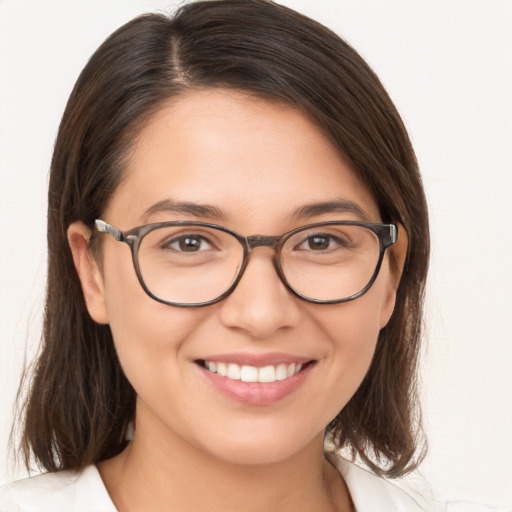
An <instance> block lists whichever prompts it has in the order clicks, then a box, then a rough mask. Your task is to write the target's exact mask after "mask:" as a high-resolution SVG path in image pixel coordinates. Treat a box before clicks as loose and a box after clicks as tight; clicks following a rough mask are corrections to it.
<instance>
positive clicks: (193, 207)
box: [142, 199, 228, 220]
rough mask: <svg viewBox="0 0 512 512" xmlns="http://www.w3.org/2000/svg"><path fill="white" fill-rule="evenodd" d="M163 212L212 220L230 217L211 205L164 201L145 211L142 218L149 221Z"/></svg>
mask: <svg viewBox="0 0 512 512" xmlns="http://www.w3.org/2000/svg"><path fill="white" fill-rule="evenodd" d="M162 212H169V213H181V214H186V215H192V216H193V217H198V218H205V217H206V218H211V219H226V218H227V217H228V215H227V213H226V212H224V211H223V210H222V209H220V208H217V207H216V206H212V205H209V204H198V203H187V202H178V201H173V200H171V199H164V200H163V201H158V203H155V204H154V205H152V206H150V207H149V208H148V209H147V210H145V211H144V213H143V214H142V218H143V219H144V220H147V218H148V217H149V216H150V215H153V214H155V213H162Z"/></svg>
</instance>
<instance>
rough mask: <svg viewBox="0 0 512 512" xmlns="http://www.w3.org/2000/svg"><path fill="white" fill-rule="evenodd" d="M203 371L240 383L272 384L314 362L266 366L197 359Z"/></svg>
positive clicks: (289, 376)
mask: <svg viewBox="0 0 512 512" xmlns="http://www.w3.org/2000/svg"><path fill="white" fill-rule="evenodd" d="M195 362H196V363H197V364H198V365H199V366H201V367H202V368H204V369H205V370H207V371H209V372H211V373H215V374H217V375H218V376H220V377H226V378H227V379H230V380H234V381H241V382H257V383H262V384H270V383H272V382H277V381H283V380H287V379H290V378H292V377H294V376H295V375H297V374H298V373H300V372H302V371H304V370H305V369H306V368H308V367H309V366H311V365H312V364H314V361H308V362H306V363H299V362H297V363H289V364H285V363H280V364H276V365H267V366H250V365H239V364H236V363H230V362H221V361H208V360H205V359H198V360H197V361H195Z"/></svg>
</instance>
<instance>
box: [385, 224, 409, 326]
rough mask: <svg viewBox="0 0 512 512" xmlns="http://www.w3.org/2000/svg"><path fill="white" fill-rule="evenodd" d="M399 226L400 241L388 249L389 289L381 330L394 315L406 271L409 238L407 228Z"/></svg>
mask: <svg viewBox="0 0 512 512" xmlns="http://www.w3.org/2000/svg"><path fill="white" fill-rule="evenodd" d="M396 225H397V226H398V239H397V241H396V242H395V243H394V244H393V245H392V246H391V247H390V248H389V249H388V251H389V256H388V258H389V279H390V282H389V288H388V291H387V295H386V299H385V305H384V307H383V308H382V314H381V322H380V328H381V329H382V328H383V327H385V326H386V324H387V323H388V322H389V319H390V318H391V315H392V314H393V310H394V308H395V301H396V292H397V290H398V286H399V284H400V279H401V278H402V274H403V271H404V266H405V260H406V258H407V249H408V247H409V238H408V237H407V232H406V231H405V228H404V227H403V226H402V224H400V223H398V222H397V223H396Z"/></svg>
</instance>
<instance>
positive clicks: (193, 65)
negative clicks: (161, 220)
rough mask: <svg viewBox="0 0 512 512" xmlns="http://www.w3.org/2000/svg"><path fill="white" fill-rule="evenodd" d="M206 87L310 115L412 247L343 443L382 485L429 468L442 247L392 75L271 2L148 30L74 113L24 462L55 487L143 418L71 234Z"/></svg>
mask: <svg viewBox="0 0 512 512" xmlns="http://www.w3.org/2000/svg"><path fill="white" fill-rule="evenodd" d="M205 87H222V88H232V89H236V90H242V91H246V92H249V93H251V94H254V95H256V96H258V97H262V98H267V99H269V100H277V101H280V102H284V103H287V104H289V105H291V106H294V107H296V108H299V109H301V111H303V112H304V113H305V114H306V115H308V116H309V117H310V118H311V119H312V120H313V121H314V122H315V123H316V124H317V126H318V127H319V129H320V130H322V131H323V132H324V133H325V134H326V135H327V136H328V137H329V138H330V140H331V142H332V143H333V144H334V145H335V147H336V148H337V149H338V150H339V152H340V155H342V156H343V158H344V159H345V160H346V161H347V163H348V164H349V165H350V166H351V168H352V169H353V170H354V172H355V173H356V174H357V175H358V176H359V177H360V179H361V180H362V182H363V183H365V184H366V186H367V187H368V189H369V190H370V192H371V193H372V194H373V197H374V198H375V200H376V202H377V204H378V207H379V210H380V213H381V216H382V219H383V220H384V221H399V222H400V223H402V225H403V226H404V228H405V230H406V231H407V234H408V239H409V249H408V255H407V261H406V267H405V270H404V273H403V276H402V279H401V282H400V285H399V289H398V293H397V300H396V306H395V311H394V313H393V315H392V317H391V319H390V321H389V323H388V325H387V326H386V327H385V328H384V329H382V330H381V332H380V335H379V339H378V342H377V348H376V353H375V355H374V358H373V361H372V364H371V367H370V369H369V372H368V374H367V375H366V377H365V379H364V381H363V383H362V384H361V386H360V387H359V389H358V390H357V392H356V393H355V395H354V396H353V397H352V399H351V400H350V402H349V403H348V404H347V405H346V407H344V408H343V410H342V411H340V413H339V414H338V416H337V417H336V418H335V419H334V420H333V421H332V422H331V424H330V425H329V426H328V428H327V432H328V434H329V437H330V439H331V441H332V442H333V443H334V444H335V446H336V447H339V448H345V449H348V450H349V451H351V452H352V454H353V455H354V456H357V457H359V458H360V459H362V460H363V461H364V462H365V463H366V464H367V465H368V466H369V467H371V468H372V469H373V470H374V471H375V472H377V473H380V474H386V475H388V476H398V475H402V474H404V473H406V472H407V471H410V470H411V469H412V468H414V467H415V465H416V464H417V462H418V450H417V440H418V435H419V434H420V433H421V423H420V417H419V406H418V397H417V389H416V374H417V362H418V353H419V348H420V340H421V326H422V304H423V295H424V285H425V279H426V272H427V266H428V254H429V233H428V220H427V208H426V202H425V197H424V192H423V188H422V184H421V178H420V175H419V172H418V166H417V162H416V159H415V156H414V152H413V149H412V147H411V143H410V141H409V138H408V135H407V133H406V130H405V128H404V125H403V123H402V121H401V119H400V116H399V115H398V113H397V111H396V109H395V107H394V106H393V103H392V102H391V100H390V98H389V96H388V95H387V93H386V92H385V90H384V88H383V87H382V85H381V83H380V82H379V80H378V78H377V77H376V75H375V74H374V73H373V72H372V70H371V69H370V68H369V66H368V65H367V64H366V63H365V61H364V60H363V59H362V58H361V57H360V56H359V55H358V54H357V53H356V52H355V50H353V49H352V48H351V47H350V46H349V45H348V44H347V43H346V42H345V41H343V40H342V39H341V38H339V37H338V36H337V35H335V34H334V33H333V32H331V31H330V30H329V29H327V28H325V27H324V26H322V25H320V24H319V23H317V22H315V21H313V20H311V19H309V18H307V17H305V16H303V15H301V14H299V13H297V12H295V11H293V10H291V9H289V8H286V7H283V6H280V5H278V4H274V3H272V2H270V1H267V0H210V1H199V2H194V3H190V4H188V5H185V6H183V7H181V8H180V9H179V10H177V11H176V12H175V14H174V15H173V16H164V15H160V14H158V15H157V14H148V15H143V16H140V17H138V18H136V19H134V20H132V21H130V22H129V23H127V24H126V25H124V26H123V27H121V28H120V29H118V30H117V31H116V32H114V33H113V34H112V35H111V36H110V37H109V38H108V39H107V40H106V41H105V42H104V43H103V44H102V45H101V46H100V48H99V49H98V50H97V51H96V52H95V53H94V55H93V56H92V57H91V59H90V61H89V62H88V63H87V65H86V66H85V68H84V70H83V71H82V73H81V74H80V77H79V78H78V81H77V83H76V85H75V87H74V90H73V92H72V93H71V96H70V98H69V100H68V103H67V106H66V109H65V112H64V115H63V118H62V121H61V124H60V128H59V132H58V136H57V140H56V143H55V149H54V154H53V158H52V163H51V171H50V183H49V195H48V278H47V279H48V280H47V296H46V307H45V317H44V331H43V338H42V349H41V353H40V356H39V359H38V361H37V363H36V366H35V370H34V376H33V380H32V384H31V388H30V390H29V396H28V399H27V402H26V405H25V411H24V416H25V425H24V432H23V437H22V443H21V448H22V451H23V453H24V455H25V462H26V463H28V461H29V459H30V457H31V456H32V457H34V458H35V460H36V462H37V463H38V465H40V466H41V467H43V468H45V469H46V470H49V471H56V470H59V469H70V468H75V469H79V468H82V467H84V466H86V465H88V464H91V463H96V462H99V461H101V460H104V459H107V458H109V457H112V456H114V455H116V454H117V453H119V452H120V451H121V450H122V449H123V448H124V446H125V445H126V440H125V437H126V436H125V434H126V431H127V429H128V426H129V424H130V422H131V421H132V420H133V418H134V413H135V391H134V390H133V388H132V387H131V385H130V383H129V382H128V381H127V379H126V377H125V376H124V374H123V372H122V369H121V367H120V364H119V361H118V358H117V355H116V351H115V348H114V344H113V340H112V335H111V332H110V329H109V327H108V326H106V325H99V324H96V323H95V322H94V321H93V320H92V319H91V317H90V316H89V314H88V312H87V309H86V305H85V302H84V298H83V295H82V291H81V287H80V282H79V279H78V276H77V274H76V271H75V268H74V266H73V261H72V257H71V252H70V249H69V246H68V242H67V237H66V230H67V228H68V226H69V225H70V224H71V223H72V222H74V221H78V220H80V221H82V222H84V223H85V224H87V225H88V226H90V227H91V228H92V226H93V221H94V219H95V218H99V217H101V214H102V212H103V211H104V209H105V207H106V204H107V202H108V200H109V198H110V196H111V195H112V193H113V192H114V190H115V189H116V187H117V185H118V184H119V183H120V181H121V180H122V179H123V172H124V167H125V163H126V159H127V157H128V155H129V151H130V146H131V144H132V143H133V141H134V139H135V138H136V136H137V134H138V133H140V131H141V130H142V129H143V127H144V125H145V123H146V122H147V121H148V120H149V119H150V118H151V116H152V115H153V114H154V113H155V112H156V111H158V110H159V108H161V107H162V105H163V104H165V103H166V102H169V101H171V100H172V99H173V98H177V97H178V96H179V95H180V94H183V93H184V92H185V91H191V90H194V89H199V88H205Z"/></svg>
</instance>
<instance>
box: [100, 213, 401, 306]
mask: <svg viewBox="0 0 512 512" xmlns="http://www.w3.org/2000/svg"><path fill="white" fill-rule="evenodd" d="M168 226H200V227H205V228H210V229H216V230H218V231H222V232H224V233H227V234H229V235H231V236H233V237H234V238H236V240H238V242H239V243H240V245H241V246H242V248H243V251H244V252H243V259H242V264H241V266H240V270H239V271H238V275H237V276H236V278H235V280H234V281H233V283H232V284H231V286H229V288H228V289H227V290H226V291H225V292H224V293H222V294H221V295H219V296H218V297H216V298H215V299H212V300H209V301H204V302H198V303H189V302H172V301H167V300H164V299H162V298H160V297H158V296H157V295H154V294H153V293H152V292H151V290H149V289H148V287H147V286H146V283H145V282H144V279H143V277H142V273H141V270H140V266H139V257H138V254H139V247H140V244H141V242H142V240H143V239H144V237H145V236H146V235H147V234H148V233H150V232H151V231H154V230H155V229H159V228H163V227H168ZM318 226H359V227H362V228H365V229H368V230H369V231H371V232H373V233H374V234H375V235H376V236H377V238H378V240H379V259H378V261H377V265H376V267H375V271H374V272H373V275H372V277H371V278H370V280H369V281H368V283H367V284H366V286H364V288H363V289H361V290H360V291H358V292H357V293H354V294H352V295H350V296H349V297H344V298H342V299H329V300H324V299H313V298H311V297H306V296H305V295H302V294H301V293H299V292H297V291H296V290H295V289H294V288H293V287H292V286H291V285H290V283H289V282H288V281H287V279H286V277H285V275H284V272H283V269H282V267H281V250H282V248H283V246H284V244H285V243H286V241H287V240H288V239H289V238H290V237H292V236H293V235H295V234H296V233H300V232H301V231H306V230H308V229H312V228H316V227H318ZM94 227H95V229H96V231H98V232H99V233H107V234H108V235H110V236H111V237H112V238H114V240H116V241H118V242H123V243H125V244H127V245H128V246H129V247H130V250H131V253H132V261H133V266H134V268H135V273H136V275H137V278H138V280H139V283H140V284H141V286H142V288H143V290H144V291H145V292H146V293H147V294H148V295H149V296H150V297H151V298H152V299H154V300H156V301H157V302H161V303H162V304H167V305H169V306H177V307H183V308H192V307H194V308H199V307H204V306H210V305H211V304H216V303H217V302H220V301H222V300H223V299H225V298H226V297H227V296H228V295H230V294H231V293H232V292H233V291H234V289H235V288H236V287H237V285H238V283H239V282H240V280H241V279H242V276H243V274H244V272H245V269H246V268H247V264H248V263H249V257H250V254H251V252H252V250H253V249H255V248H256V247H270V248H272V249H273V250H274V251H275V254H274V258H273V264H274V268H275V270H276V272H277V275H278V276H279V279H280V280H281V282H282V283H283V284H284V285H285V286H286V288H287V289H288V290H289V291H290V292H291V293H292V294H293V295H295V296H296V297H298V298H299V299H302V300H304V301H306V302H311V303H313V304H340V303H343V302H348V301H351V300H354V299H357V298H358V297H361V295H364V294H365V293H366V292H367V291H368V290H369V289H370V288H371V287H372V285H373V283H374V282H375V279H377V276H378V275H379V272H380V268H381V266H382V261H383V259H384V254H385V252H386V249H387V248H388V247H390V246H392V245H393V244H395V243H396V242H397V241H398V227H397V226H396V224H383V223H375V222H362V221H327V222H316V223H314V224H307V225H305V226H301V227H299V228H296V229H293V230H292V231H288V232H287V233H285V234H284V235H281V236H265V235H251V236H242V235H239V234H238V233H236V232H235V231H231V230H230V229H228V228H225V227H224V226H219V225H218V224H210V223H208V222H193V221H172V222H157V223H153V224H145V225H143V226H138V227H135V228H132V229H130V230H128V231H121V230H120V229H118V228H116V227H115V226H112V225H111V224H108V223H107V222H105V221H103V220H101V219H96V220H95V221H94Z"/></svg>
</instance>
